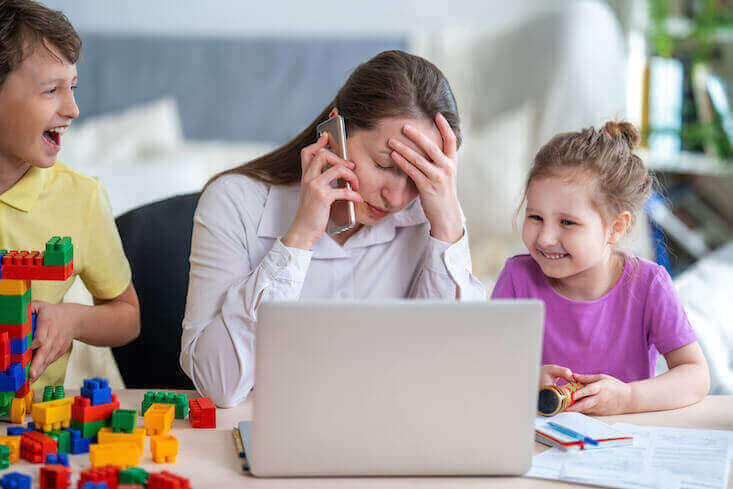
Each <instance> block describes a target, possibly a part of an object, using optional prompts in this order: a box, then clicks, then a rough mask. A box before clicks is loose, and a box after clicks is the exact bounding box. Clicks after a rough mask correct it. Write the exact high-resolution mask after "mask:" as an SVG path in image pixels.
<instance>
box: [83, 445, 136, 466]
mask: <svg viewBox="0 0 733 489" xmlns="http://www.w3.org/2000/svg"><path fill="white" fill-rule="evenodd" d="M141 456H142V455H140V449H139V448H138V446H137V444H136V443H129V442H119V443H105V444H101V445H100V444H97V445H91V446H90V447H89V461H90V462H91V463H92V467H101V466H103V465H117V466H118V467H120V468H122V469H126V468H128V467H134V466H136V465H137V464H139V463H140V457H141Z"/></svg>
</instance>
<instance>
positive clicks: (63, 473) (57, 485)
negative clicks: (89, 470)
mask: <svg viewBox="0 0 733 489" xmlns="http://www.w3.org/2000/svg"><path fill="white" fill-rule="evenodd" d="M40 476H41V489H67V488H68V487H69V486H70V485H71V469H70V468H68V467H64V466H63V465H44V466H43V467H41V473H40Z"/></svg>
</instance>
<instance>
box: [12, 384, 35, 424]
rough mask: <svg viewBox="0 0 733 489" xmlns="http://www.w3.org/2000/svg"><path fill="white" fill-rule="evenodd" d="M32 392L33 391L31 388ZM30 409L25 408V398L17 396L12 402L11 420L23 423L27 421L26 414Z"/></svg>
mask: <svg viewBox="0 0 733 489" xmlns="http://www.w3.org/2000/svg"><path fill="white" fill-rule="evenodd" d="M31 392H33V391H32V390H31ZM27 412H28V411H27V410H26V408H25V399H24V398H22V397H15V398H13V401H12V402H11V403H10V422H11V423H18V424H23V422H25V414H26V413H27Z"/></svg>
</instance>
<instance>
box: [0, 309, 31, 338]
mask: <svg viewBox="0 0 733 489" xmlns="http://www.w3.org/2000/svg"><path fill="white" fill-rule="evenodd" d="M26 317H27V318H28V319H26V320H25V322H24V323H23V324H0V331H7V332H8V337H9V338H10V339H11V340H22V339H23V338H25V337H26V336H28V335H29V334H31V326H32V325H31V319H32V318H31V305H30V304H28V308H27V309H26Z"/></svg>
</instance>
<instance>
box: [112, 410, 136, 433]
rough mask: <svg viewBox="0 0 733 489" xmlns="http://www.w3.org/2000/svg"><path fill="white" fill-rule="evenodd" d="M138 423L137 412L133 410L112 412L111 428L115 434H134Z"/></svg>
mask: <svg viewBox="0 0 733 489" xmlns="http://www.w3.org/2000/svg"><path fill="white" fill-rule="evenodd" d="M136 423H137V411H135V410H133V409H115V410H114V411H112V422H111V423H110V426H111V427H112V429H113V430H114V432H115V433H119V432H121V431H122V432H125V433H132V430H133V429H134V428H135V424H136Z"/></svg>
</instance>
